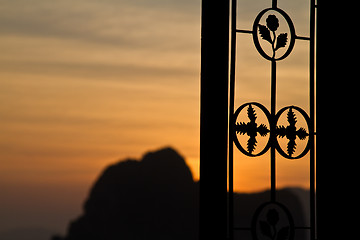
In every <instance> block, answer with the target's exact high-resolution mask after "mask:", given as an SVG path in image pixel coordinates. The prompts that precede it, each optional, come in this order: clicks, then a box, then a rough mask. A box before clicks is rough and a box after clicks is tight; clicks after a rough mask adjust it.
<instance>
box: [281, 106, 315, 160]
mask: <svg viewBox="0 0 360 240" xmlns="http://www.w3.org/2000/svg"><path fill="white" fill-rule="evenodd" d="M286 110H288V111H287V116H286V119H287V122H288V123H287V124H286V125H287V126H284V125H278V122H279V119H280V117H281V115H282V114H283V113H284V112H285V111H286ZM295 111H296V112H298V113H300V115H301V116H302V118H303V124H304V125H305V124H306V125H307V130H306V129H305V128H304V127H300V128H299V127H298V126H297V125H298V119H297V116H296V114H295ZM275 125H276V136H277V141H276V150H277V151H278V152H279V153H280V154H281V155H282V156H283V157H285V158H288V159H299V158H302V157H303V156H305V155H306V154H307V153H308V151H309V150H310V141H309V137H308V136H309V126H310V118H309V116H308V115H307V114H306V112H305V111H304V110H303V109H301V108H299V107H297V106H287V107H284V108H282V109H280V110H279V111H278V113H277V114H276V116H275ZM280 138H281V139H284V140H285V141H286V151H284V150H283V149H282V147H281V145H280V144H279V141H280ZM306 139H307V140H306ZM297 140H300V141H304V140H305V141H307V143H306V145H305V148H303V150H302V151H301V152H300V153H299V154H297V155H295V153H296V152H295V151H296V148H297V143H296V141H297Z"/></svg>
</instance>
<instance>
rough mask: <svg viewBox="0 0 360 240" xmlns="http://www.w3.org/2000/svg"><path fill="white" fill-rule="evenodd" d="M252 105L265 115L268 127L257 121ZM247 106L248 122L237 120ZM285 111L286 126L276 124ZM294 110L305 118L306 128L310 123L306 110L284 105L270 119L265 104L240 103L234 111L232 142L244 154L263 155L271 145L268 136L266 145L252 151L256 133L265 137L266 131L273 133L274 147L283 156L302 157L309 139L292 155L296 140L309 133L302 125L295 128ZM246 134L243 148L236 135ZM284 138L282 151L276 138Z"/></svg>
mask: <svg viewBox="0 0 360 240" xmlns="http://www.w3.org/2000/svg"><path fill="white" fill-rule="evenodd" d="M253 106H256V107H258V108H259V109H260V110H261V111H262V112H263V113H264V114H265V116H266V118H267V120H268V123H269V126H270V127H269V128H268V126H267V125H266V124H264V123H261V124H258V123H257V122H256V121H257V115H256V111H255V109H254V107H253ZM246 107H247V117H248V119H249V122H241V121H240V122H238V121H237V119H238V116H239V115H240V113H241V112H242V111H243V110H244V109H245V108H246ZM286 110H288V112H287V121H288V123H289V125H288V126H283V125H279V126H278V121H279V119H280V117H281V115H282V114H283V113H284V112H285V111H286ZM294 110H296V111H298V112H299V113H300V114H301V116H302V117H303V118H304V119H305V121H306V124H307V128H309V124H310V118H309V116H308V115H307V114H306V112H305V111H304V110H303V109H301V108H299V107H297V106H288V107H284V108H282V109H280V110H279V111H278V113H277V114H276V115H275V118H274V119H273V120H272V119H271V115H270V113H269V111H268V110H267V108H266V107H265V106H263V105H262V104H260V103H257V102H250V103H245V104H243V105H241V106H240V107H239V108H238V109H237V110H236V112H235V114H234V121H233V124H234V127H233V129H234V133H233V134H234V135H235V136H234V143H235V145H236V147H237V148H238V149H239V150H240V151H241V152H242V153H243V154H245V155H247V156H250V157H257V156H260V155H263V154H264V153H266V152H267V151H268V150H269V147H270V146H271V141H270V139H271V138H269V139H268V141H267V143H266V146H265V147H264V148H263V149H262V150H261V151H260V152H259V153H254V151H255V149H256V147H257V142H258V141H257V139H256V138H257V137H258V134H259V135H260V137H266V136H268V133H270V134H275V135H276V138H274V139H275V141H276V143H274V144H275V146H276V149H277V151H278V152H279V153H280V154H281V155H282V156H283V157H285V158H288V159H299V158H301V157H303V156H304V155H306V153H307V152H308V151H309V147H310V146H309V141H307V145H306V147H305V149H304V150H303V151H302V152H301V153H300V154H298V155H296V156H294V153H295V150H296V146H297V144H296V140H297V139H299V140H305V139H306V138H307V137H308V136H309V133H308V131H307V130H306V129H305V128H304V127H300V128H297V126H296V124H297V117H296V114H295V112H294ZM272 121H274V123H273V124H272ZM271 126H275V129H271ZM245 134H246V135H247V136H248V137H249V138H248V140H247V146H246V148H244V147H243V146H242V145H241V143H240V141H239V139H238V137H237V135H245ZM284 137H285V138H286V139H288V140H289V141H288V143H287V149H286V151H284V150H283V149H282V148H281V146H280V144H279V142H278V140H277V139H278V138H284Z"/></svg>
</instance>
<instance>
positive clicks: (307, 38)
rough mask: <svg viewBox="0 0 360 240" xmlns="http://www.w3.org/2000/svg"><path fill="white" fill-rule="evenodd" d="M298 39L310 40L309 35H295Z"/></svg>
mask: <svg viewBox="0 0 360 240" xmlns="http://www.w3.org/2000/svg"><path fill="white" fill-rule="evenodd" d="M295 38H296V39H300V40H308V41H310V38H309V37H301V36H295Z"/></svg>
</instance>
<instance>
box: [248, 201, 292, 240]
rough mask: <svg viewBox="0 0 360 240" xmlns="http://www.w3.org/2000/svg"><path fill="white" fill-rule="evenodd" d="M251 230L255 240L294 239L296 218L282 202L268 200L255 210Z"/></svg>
mask: <svg viewBox="0 0 360 240" xmlns="http://www.w3.org/2000/svg"><path fill="white" fill-rule="evenodd" d="M251 231H252V235H253V239H254V240H262V239H264V240H265V239H266V240H268V239H281V240H292V239H294V235H295V231H294V220H293V218H292V216H291V214H290V212H289V210H288V209H287V208H286V207H285V206H284V205H283V204H281V203H278V202H266V203H264V204H262V205H261V206H260V207H259V208H258V209H257V210H256V212H255V214H254V217H253V220H252V226H251Z"/></svg>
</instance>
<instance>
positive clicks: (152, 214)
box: [54, 148, 304, 240]
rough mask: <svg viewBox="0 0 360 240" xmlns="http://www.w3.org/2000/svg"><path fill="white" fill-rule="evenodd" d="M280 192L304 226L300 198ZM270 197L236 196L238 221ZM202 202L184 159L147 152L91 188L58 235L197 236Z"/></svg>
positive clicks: (79, 238)
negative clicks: (78, 213) (64, 231)
mask: <svg viewBox="0 0 360 240" xmlns="http://www.w3.org/2000/svg"><path fill="white" fill-rule="evenodd" d="M278 196H279V200H281V202H283V203H284V204H286V205H287V206H289V209H290V211H293V212H294V213H295V214H294V218H296V219H295V222H296V225H298V224H299V225H298V226H302V225H303V224H304V217H303V214H302V213H303V212H302V208H301V203H300V202H299V200H298V198H297V197H296V196H295V195H294V194H293V193H292V191H290V190H289V189H284V190H280V191H279V193H278ZM268 200H269V191H265V192H261V193H257V194H235V196H234V212H235V216H236V217H235V225H236V226H242V227H244V226H245V227H247V226H249V224H250V222H249V220H251V218H252V216H253V214H254V211H255V210H256V208H257V207H258V206H259V205H260V204H261V203H263V202H266V201H268ZM198 203H199V184H198V183H195V182H194V181H193V178H192V175H191V172H190V170H189V168H188V167H187V165H186V164H185V161H184V158H183V157H181V156H180V155H179V154H178V153H177V152H176V151H175V150H173V149H171V148H165V149H162V150H159V151H156V152H150V153H147V154H146V155H144V157H143V159H142V160H141V161H137V160H133V159H128V160H125V161H120V162H119V163H117V164H114V165H112V166H110V167H108V168H107V169H106V170H105V171H104V172H103V173H102V175H101V176H100V178H99V179H98V180H97V181H96V183H95V185H94V186H93V188H92V189H91V192H90V196H89V198H88V199H87V201H86V202H85V205H84V214H83V215H82V216H80V217H79V218H78V219H77V220H75V221H73V222H72V223H71V224H70V226H69V229H68V234H67V236H66V237H65V238H61V237H59V236H56V237H54V239H56V240H85V239H86V240H95V239H96V240H103V239H104V240H112V239H117V240H121V239H126V240H128V239H135V240H136V239H154V240H155V239H156V240H161V239H164V240H165V239H166V240H169V239H175V240H185V239H186V240H198V228H199V224H198V221H199V218H198ZM215 217H216V216H214V218H215ZM209 231H211V229H209ZM248 234H250V232H249V233H246V234H245V235H244V237H245V238H243V239H247V237H248ZM301 236H302V234H301ZM249 237H250V236H249ZM249 239H250V238H249Z"/></svg>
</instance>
